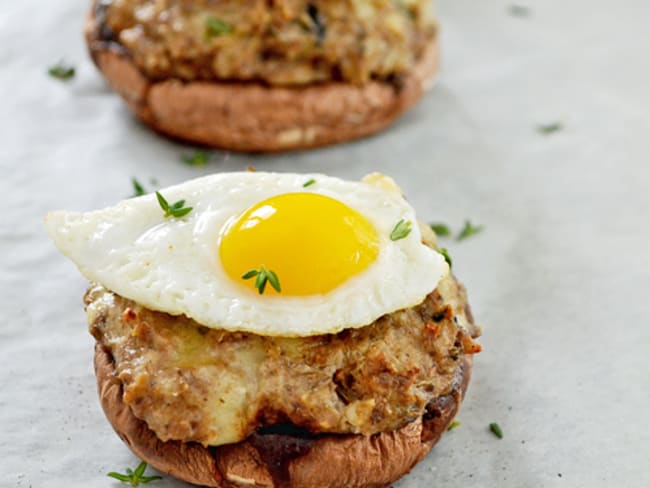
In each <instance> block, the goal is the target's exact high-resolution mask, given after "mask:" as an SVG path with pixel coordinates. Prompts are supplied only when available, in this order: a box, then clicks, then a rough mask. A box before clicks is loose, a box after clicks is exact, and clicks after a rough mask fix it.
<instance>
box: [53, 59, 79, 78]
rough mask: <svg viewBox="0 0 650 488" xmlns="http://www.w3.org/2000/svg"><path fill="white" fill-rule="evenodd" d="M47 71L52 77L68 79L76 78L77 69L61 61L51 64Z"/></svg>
mask: <svg viewBox="0 0 650 488" xmlns="http://www.w3.org/2000/svg"><path fill="white" fill-rule="evenodd" d="M47 72H48V73H49V75H50V76H51V77H52V78H57V79H59V80H64V81H66V80H70V79H72V78H74V75H75V73H76V70H75V68H74V67H73V66H70V65H67V64H65V63H64V62H63V61H59V63H58V64H55V65H54V66H50V68H49V69H48V70H47Z"/></svg>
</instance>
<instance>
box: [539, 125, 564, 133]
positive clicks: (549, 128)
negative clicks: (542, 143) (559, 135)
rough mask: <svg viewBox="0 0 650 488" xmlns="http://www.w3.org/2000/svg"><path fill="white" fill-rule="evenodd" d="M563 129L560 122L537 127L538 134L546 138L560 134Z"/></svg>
mask: <svg viewBox="0 0 650 488" xmlns="http://www.w3.org/2000/svg"><path fill="white" fill-rule="evenodd" d="M562 128H563V126H562V124H561V123H560V122H553V123H552V124H540V125H538V126H537V132H539V133H540V134H543V135H545V136H547V135H550V134H553V133H554V132H559V131H561V130H562Z"/></svg>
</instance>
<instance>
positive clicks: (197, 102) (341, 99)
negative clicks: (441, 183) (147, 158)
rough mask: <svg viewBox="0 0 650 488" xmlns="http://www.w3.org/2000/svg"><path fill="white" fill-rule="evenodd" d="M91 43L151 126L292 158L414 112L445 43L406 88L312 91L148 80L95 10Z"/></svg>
mask: <svg viewBox="0 0 650 488" xmlns="http://www.w3.org/2000/svg"><path fill="white" fill-rule="evenodd" d="M86 40H87V42H88V47H89V49H90V53H91V55H92V58H93V60H94V61H95V64H96V65H97V67H98V68H99V69H100V71H101V72H102V74H103V75H104V76H105V77H106V79H107V80H108V82H109V84H110V85H111V87H112V88H113V89H114V90H115V91H116V92H118V93H119V94H120V95H121V96H122V97H123V98H124V99H125V101H126V102H127V104H128V106H129V108H130V109H131V111H132V112H133V113H134V114H135V115H136V116H137V117H138V118H140V120H142V121H143V122H144V123H145V124H146V125H148V126H150V127H151V128H153V129H154V130H156V131H158V132H161V133H163V134H166V135H168V136H171V137H174V138H178V139H183V140H187V141H192V142H195V143H200V144H204V145H207V146H215V147H222V148H226V149H232V150H237V151H247V152H258V151H265V152H266V151H269V152H270V151H288V150H295V149H305V148H310V147H316V146H323V145H327V144H333V143H337V142H342V141H346V140H350V139H355V138H359V137H364V136H367V135H370V134H373V133H375V132H378V131H380V130H382V129H384V128H385V127H387V126H388V125H389V124H390V123H392V122H393V121H395V120H396V119H397V118H398V117H399V116H400V115H401V114H403V113H404V112H405V111H406V110H407V109H409V108H410V107H412V106H413V105H414V104H415V103H416V102H417V101H418V100H419V99H420V98H421V97H422V95H423V94H424V93H425V91H426V90H427V89H428V88H429V87H430V85H431V83H432V80H433V78H434V76H435V74H436V72H437V70H438V65H439V47H438V40H437V37H436V38H435V39H434V41H433V42H432V43H431V45H430V46H429V48H428V49H427V50H426V52H425V53H424V55H423V56H422V58H421V59H420V60H419V62H418V64H417V66H416V68H415V69H414V70H413V71H412V72H410V73H408V74H407V75H405V76H402V77H400V79H399V82H394V83H386V82H378V81H372V82H369V83H366V84H363V85H352V84H349V83H337V82H329V83H322V84H313V85H307V86H305V87H295V88H286V87H272V86H267V85H263V84H259V83H254V82H251V83H237V82H227V83H225V82H224V83H214V82H199V81H197V82H189V83H183V82H181V81H179V80H163V81H153V80H149V79H147V78H146V77H145V76H144V75H143V74H142V73H141V72H140V71H139V70H138V68H137V67H136V65H135V64H134V63H133V62H132V60H131V59H130V57H129V55H128V53H127V52H126V51H125V50H124V49H122V48H121V47H120V46H119V45H118V44H116V43H115V42H113V41H109V42H107V41H106V40H104V39H102V37H101V36H100V26H99V25H98V23H97V21H96V19H95V17H94V9H92V12H91V14H90V16H89V18H88V21H87V25H86Z"/></svg>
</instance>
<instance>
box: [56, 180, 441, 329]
mask: <svg viewBox="0 0 650 488" xmlns="http://www.w3.org/2000/svg"><path fill="white" fill-rule="evenodd" d="M312 178H313V179H315V180H316V181H317V183H316V184H315V185H312V186H310V187H308V188H303V186H302V185H303V184H304V183H305V182H306V181H308V180H310V179H312ZM380 186H381V185H377V184H371V183H364V182H350V181H344V180H341V179H338V178H333V177H329V176H325V175H320V174H288V173H284V174H282V173H262V172H255V173H252V172H244V173H223V174H216V175H211V176H206V177H203V178H198V179H195V180H191V181H188V182H185V183H183V184H180V185H176V186H173V187H169V188H166V189H163V190H161V193H162V194H163V195H164V197H165V198H166V199H167V201H169V202H170V203H173V202H176V201H178V200H181V199H183V200H186V202H187V203H186V205H187V206H191V207H193V211H192V212H191V213H190V214H188V215H187V216H185V217H183V218H182V219H165V218H164V217H163V212H162V210H161V208H160V206H159V204H158V202H157V200H156V197H155V195H145V196H142V197H138V198H134V199H130V200H125V201H123V202H120V203H119V204H117V205H116V206H114V207H110V208H106V209H103V210H98V211H94V212H88V213H78V212H63V211H59V212H52V213H50V214H48V216H47V217H46V227H47V230H48V233H49V235H50V237H51V238H52V239H53V240H54V242H55V243H56V245H57V247H58V248H59V249H60V250H61V252H62V253H63V254H65V255H66V256H67V257H68V258H70V259H71V260H72V261H73V262H74V263H75V264H76V265H77V267H78V268H79V270H80V271H81V273H82V274H83V275H84V276H85V277H86V278H88V279H89V280H90V281H93V282H96V283H100V284H102V285H103V286H105V287H106V288H108V289H109V290H111V291H113V292H115V293H117V294H119V295H122V296H123V297H126V298H129V299H131V300H133V301H135V302H137V303H139V304H141V305H143V306H145V307H147V308H149V309H152V310H158V311H161V312H166V313H169V314H171V315H181V314H184V315H186V316H188V317H190V318H192V319H194V320H195V321H196V322H198V323H200V324H202V325H204V326H207V327H211V328H222V329H226V330H230V331H246V332H252V333H255V334H260V335H268V336H287V337H295V336H311V335H317V334H325V333H335V332H338V331H340V330H342V329H346V328H357V327H363V326H365V325H368V324H370V323H372V322H373V321H375V320H376V319H378V318H379V317H381V316H382V315H384V314H387V313H391V312H394V311H396V310H400V309H403V308H407V307H411V306H414V305H417V304H418V303H420V302H422V301H423V300H424V298H425V297H426V295H427V294H428V293H430V292H431V291H433V290H434V289H435V288H436V286H437V284H438V281H439V280H440V279H441V278H442V277H443V276H444V275H445V274H446V273H448V272H449V267H448V265H447V263H446V262H445V260H444V258H443V257H442V256H441V255H440V254H439V253H438V252H436V251H434V250H432V249H431V248H429V247H427V246H425V245H423V244H422V242H421V234H420V229H419V227H418V226H417V225H416V222H417V220H416V216H415V212H414V210H413V208H412V207H411V206H410V205H409V204H408V203H407V202H406V201H405V200H404V198H403V197H402V196H401V195H400V194H399V193H398V192H395V191H389V190H387V189H386V188H381V187H380ZM301 191H307V192H313V193H319V194H322V195H326V196H329V197H332V198H335V199H337V200H339V201H341V202H343V203H345V204H346V205H348V206H349V207H351V208H353V209H355V210H356V211H357V212H359V213H361V214H362V215H363V216H364V217H365V218H366V219H368V220H369V221H370V222H371V223H372V224H373V225H374V226H375V228H376V230H377V233H378V235H379V239H380V243H379V244H380V251H379V256H378V258H377V260H376V261H375V262H374V263H372V264H371V265H370V266H369V267H368V268H367V269H366V270H365V271H363V272H362V273H360V274H359V275H357V276H355V277H353V278H351V279H349V280H347V281H346V282H345V283H343V284H342V285H340V286H339V287H338V288H336V289H335V290H333V291H331V292H330V293H327V294H324V295H312V296H307V297H286V296H285V297H283V296H266V295H259V294H257V293H256V292H255V290H251V289H248V288H246V287H244V286H242V285H241V284H239V283H235V282H233V280H231V279H230V277H228V276H227V275H226V272H225V271H224V269H223V267H222V265H221V262H220V259H219V250H218V242H219V234H220V232H221V230H222V229H223V228H224V226H225V225H226V224H227V223H228V221H229V220H230V219H231V218H233V217H235V216H238V215H240V214H241V213H242V212H244V211H245V210H246V209H248V208H249V207H250V206H252V205H254V204H255V203H257V202H260V201H262V200H264V199H267V198H270V197H272V196H274V195H279V194H283V193H290V192H301ZM313 218H314V219H318V215H314V216H313ZM401 219H405V220H409V221H411V222H412V223H413V226H412V231H411V233H410V234H409V235H408V236H407V237H406V238H404V239H401V240H398V241H391V240H390V237H389V236H390V233H391V231H392V230H393V228H394V227H395V224H396V223H397V222H398V221H399V220H401ZM335 239H336V235H333V236H332V240H335ZM323 245H328V243H326V242H324V243H323ZM307 252H308V251H307ZM280 279H281V277H280Z"/></svg>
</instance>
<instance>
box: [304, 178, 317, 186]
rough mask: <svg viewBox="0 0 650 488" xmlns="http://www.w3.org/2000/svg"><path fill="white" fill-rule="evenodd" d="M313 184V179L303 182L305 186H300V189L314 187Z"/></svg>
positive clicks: (314, 182)
mask: <svg viewBox="0 0 650 488" xmlns="http://www.w3.org/2000/svg"><path fill="white" fill-rule="evenodd" d="M315 184H316V180H315V179H314V178H312V179H311V180H307V181H305V184H304V185H302V187H303V188H307V187H308V186H311V185H315Z"/></svg>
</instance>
